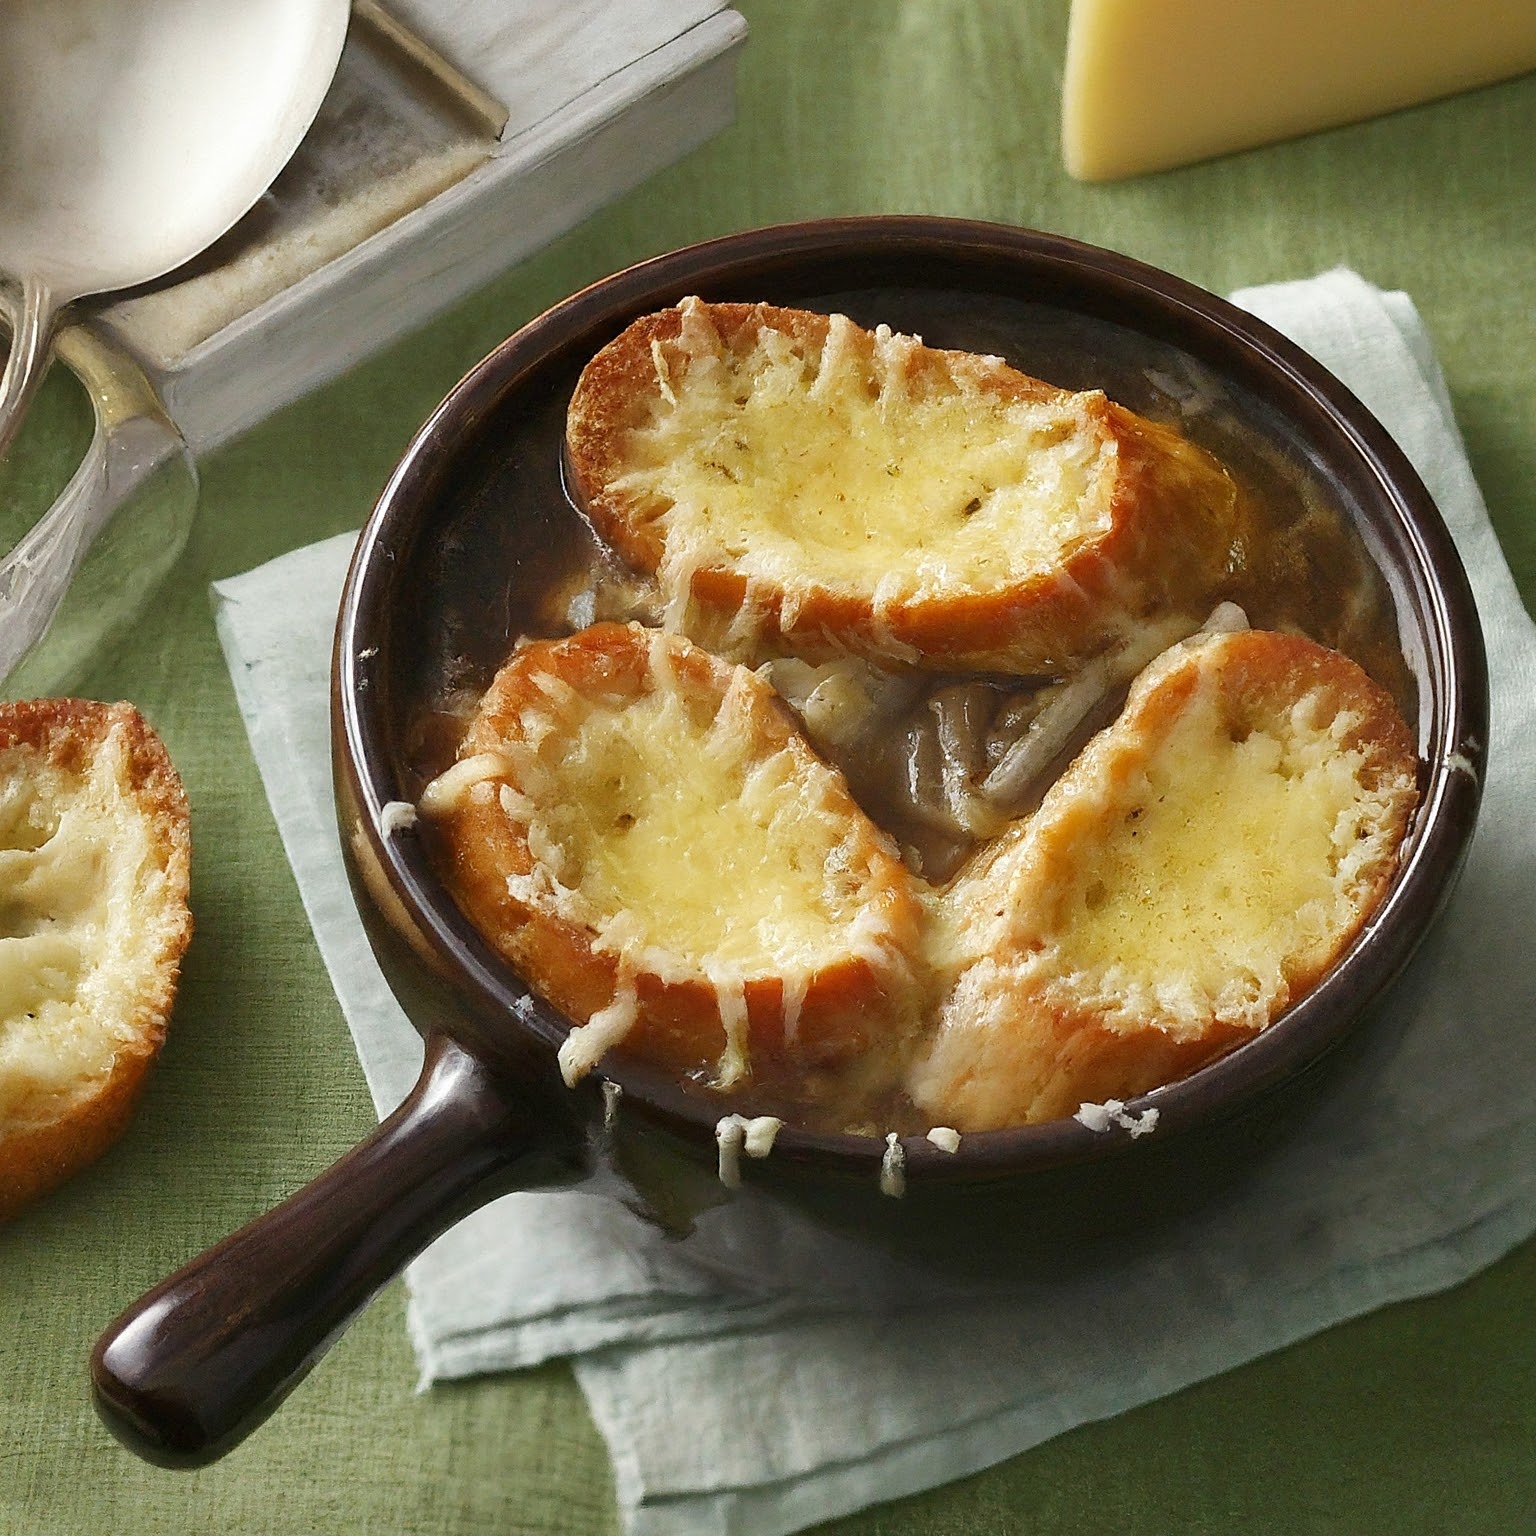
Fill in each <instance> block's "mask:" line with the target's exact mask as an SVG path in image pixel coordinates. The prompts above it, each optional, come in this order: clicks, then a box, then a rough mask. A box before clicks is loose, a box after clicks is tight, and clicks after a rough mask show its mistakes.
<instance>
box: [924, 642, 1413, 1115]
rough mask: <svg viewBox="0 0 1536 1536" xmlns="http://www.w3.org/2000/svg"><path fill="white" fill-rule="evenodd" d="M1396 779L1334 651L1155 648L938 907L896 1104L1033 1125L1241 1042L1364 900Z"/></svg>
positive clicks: (1300, 988) (1321, 965) (1369, 895)
mask: <svg viewBox="0 0 1536 1536" xmlns="http://www.w3.org/2000/svg"><path fill="white" fill-rule="evenodd" d="M1415 768H1416V760H1415V754H1414V745H1413V740H1412V737H1411V736H1410V734H1409V730H1408V727H1407V726H1406V724H1405V723H1404V722H1403V719H1402V717H1401V715H1400V714H1399V713H1398V710H1397V708H1396V706H1395V705H1394V704H1393V702H1392V700H1391V699H1390V697H1389V696H1388V695H1387V694H1386V693H1385V692H1384V691H1383V690H1382V689H1380V688H1379V687H1378V686H1377V685H1376V684H1375V683H1373V682H1372V681H1371V680H1370V678H1368V677H1367V676H1366V674H1365V673H1364V672H1363V671H1362V670H1361V669H1360V668H1359V667H1358V666H1356V664H1355V663H1354V662H1352V661H1350V660H1349V659H1348V658H1346V657H1344V656H1342V655H1340V654H1339V653H1337V652H1335V651H1329V650H1327V649H1325V648H1324V647H1322V646H1319V645H1317V644H1315V643H1313V642H1312V641H1310V640H1306V639H1303V638H1301V637H1299V636H1295V635H1289V634H1276V633H1264V632H1258V631H1242V632H1237V633H1226V634H1202V635H1200V636H1197V637H1195V638H1194V639H1191V640H1188V641H1185V642H1183V643H1182V644H1180V645H1177V646H1174V647H1173V648H1172V649H1171V650H1170V651H1168V652H1166V653H1165V654H1164V655H1163V656H1162V657H1160V658H1159V659H1158V660H1157V661H1156V662H1154V663H1153V664H1152V665H1151V666H1150V667H1149V668H1147V670H1146V671H1145V672H1144V673H1143V674H1142V675H1141V676H1140V677H1139V678H1138V679H1137V681H1136V683H1135V684H1134V686H1133V688H1132V690H1131V695H1130V698H1129V700H1128V702H1127V705H1126V708H1125V711H1124V713H1123V715H1122V716H1121V717H1120V719H1119V720H1117V721H1116V722H1115V723H1114V724H1113V725H1111V726H1109V727H1108V728H1107V729H1105V730H1104V731H1103V732H1101V733H1100V734H1099V735H1098V736H1096V737H1095V738H1094V739H1093V740H1092V741H1091V742H1090V743H1089V745H1088V747H1087V748H1085V750H1084V751H1083V753H1082V754H1081V755H1080V756H1079V758H1078V759H1077V760H1076V761H1075V762H1074V763H1073V764H1072V766H1071V767H1070V768H1069V769H1068V770H1067V772H1066V773H1065V774H1064V775H1063V776H1062V777H1061V778H1060V779H1059V780H1058V781H1057V782H1056V784H1055V785H1054V786H1053V787H1052V788H1051V789H1050V790H1049V791H1048V793H1047V794H1046V796H1045V799H1044V800H1043V802H1042V803H1041V805H1040V808H1039V810H1038V811H1037V812H1036V813H1035V814H1034V816H1033V817H1032V818H1030V819H1029V820H1027V821H1025V822H1022V823H1020V824H1018V825H1017V826H1016V827H1015V828H1014V829H1012V830H1011V831H1010V832H1009V833H1007V834H1005V836H1004V837H1003V838H1002V839H1000V840H999V841H998V843H997V844H996V845H994V847H993V848H992V849H991V850H989V851H988V852H986V853H984V854H983V855H982V856H981V859H980V862H979V863H978V864H977V865H976V866H975V867H974V868H972V869H970V870H968V871H967V872H966V873H965V874H964V875H962V877H961V878H960V879H958V880H957V881H956V882H955V884H954V886H953V887H952V888H951V889H950V890H949V891H948V892H947V893H946V897H945V912H946V914H947V926H948V930H949V939H948V942H949V944H950V945H951V946H952V949H951V952H950V953H949V954H948V955H947V957H946V959H945V965H946V967H947V968H948V970H949V971H950V973H951V974H954V975H955V977H956V980H955V982H954V986H953V989H952V991H951V992H950V993H949V995H948V997H947V999H946V1001H945V1003H944V1004H943V1006H942V1009H941V1012H940V1018H939V1026H938V1032H937V1034H936V1036H935V1039H934V1042H933V1044H932V1047H931V1049H929V1050H928V1051H927V1052H926V1054H925V1055H924V1057H923V1058H922V1059H921V1060H920V1061H919V1062H918V1063H917V1065H916V1066H915V1068H914V1070H913V1072H912V1075H911V1082H910V1089H911V1093H912V1097H913V1099H914V1101H915V1102H916V1103H917V1104H919V1105H920V1106H921V1107H922V1108H923V1109H924V1110H926V1111H928V1112H929V1113H931V1114H933V1115H934V1117H935V1118H937V1119H942V1120H943V1121H945V1122H946V1123H947V1124H951V1125H954V1126H956V1127H957V1128H959V1129H961V1130H983V1129H990V1128H994V1127H998V1126H1003V1125H1014V1124H1023V1123H1028V1122H1031V1121H1038V1120H1045V1119H1051V1118H1054V1117H1057V1116H1061V1115H1066V1114H1071V1113H1072V1112H1073V1111H1075V1110H1076V1109H1077V1108H1078V1107H1079V1105H1081V1104H1082V1103H1084V1102H1088V1103H1096V1102H1100V1101H1103V1100H1106V1099H1112V1098H1113V1099H1125V1098H1127V1097H1129V1096H1131V1095H1133V1094H1136V1093H1141V1092H1145V1091H1146V1090H1148V1089H1151V1088H1153V1087H1156V1086H1158V1085H1159V1084H1162V1083H1166V1082H1170V1081H1172V1080H1174V1079H1176V1078H1179V1077H1182V1076H1184V1075H1186V1074H1187V1073H1189V1072H1191V1071H1193V1070H1194V1069H1195V1068H1197V1067H1199V1066H1200V1065H1202V1064H1203V1063H1204V1062H1206V1061H1208V1060H1210V1059H1212V1058H1213V1057H1215V1056H1217V1055H1219V1054H1221V1053H1222V1052H1224V1051H1226V1050H1227V1049H1229V1048H1230V1047H1232V1046H1234V1045H1236V1044H1238V1043H1240V1042H1241V1041H1243V1040H1245V1039H1247V1038H1248V1037H1250V1036H1251V1035H1253V1034H1254V1033H1256V1032H1257V1031H1258V1030H1261V1029H1263V1028H1264V1027H1265V1025H1267V1024H1268V1023H1270V1022H1271V1021H1272V1020H1273V1019H1274V1018H1275V1017H1276V1016H1277V1015H1278V1014H1279V1013H1280V1012H1281V1010H1282V1009H1284V1008H1286V1007H1287V1006H1288V1005H1290V1004H1291V1003H1293V1002H1295V1001H1297V1000H1298V999H1300V998H1301V997H1302V996H1303V995H1304V994H1305V993H1306V992H1307V991H1308V990H1310V989H1311V988H1312V987H1313V986H1314V985H1315V984H1316V983H1317V982H1318V981H1319V979H1320V978H1321V977H1322V976H1323V974H1324V972H1325V971H1327V970H1328V969H1329V967H1330V966H1331V965H1332V964H1333V963H1334V961H1335V960H1336V959H1337V958H1338V957H1339V955H1340V954H1341V952H1342V951H1343V950H1344V949H1345V947H1346V946H1347V945H1348V944H1349V942H1350V940H1351V939H1353V938H1354V936H1355V935H1356V934H1357V933H1358V932H1359V930H1360V928H1361V926H1362V925H1363V924H1364V922H1365V921H1366V919H1367V918H1368V917H1369V916H1370V914H1371V913H1372V911H1374V909H1375V908H1376V905H1377V904H1378V902H1379V901H1380V900H1381V898H1382V896H1383V894H1384V893H1385V891H1386V889H1387V886H1388V884H1389V882H1390V880H1391V878H1392V874H1393V871H1394V869H1395V867H1396V859H1397V850H1398V845H1399V843H1400V841H1401V839H1402V836H1403V833H1404V830H1405V828H1406V826H1407V823H1408V818H1409V816H1410V814H1411V812H1412V809H1413V806H1414V804H1415V801H1416V796H1417V790H1416V787H1415Z"/></svg>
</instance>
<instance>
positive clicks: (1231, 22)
mask: <svg viewBox="0 0 1536 1536" xmlns="http://www.w3.org/2000/svg"><path fill="white" fill-rule="evenodd" d="M1531 69H1536V0H1072V19H1071V24H1070V28H1069V32H1068V38H1067V62H1066V74H1065V79H1064V81H1063V87H1062V125H1061V127H1062V153H1063V156H1064V158H1065V160H1066V167H1067V170H1068V172H1069V173H1070V174H1071V175H1073V176H1075V177H1077V178H1078V179H1079V180H1082V181H1109V180H1113V179H1114V178H1115V177H1119V176H1135V175H1139V174H1141V173H1142V172H1144V171H1159V170H1166V169H1168V168H1169V167H1171V166H1176V165H1186V164H1188V163H1189V162H1191V161H1194V160H1204V159H1208V158H1209V157H1211V156H1213V155H1223V154H1228V153H1230V152H1231V151H1233V150H1239V149H1249V148H1251V147H1252V146H1254V145H1256V144H1266V143H1269V142H1271V141H1273V140H1275V139H1284V138H1290V137H1292V136H1294V135H1296V134H1301V133H1310V132H1312V131H1313V130H1315V129H1319V128H1331V127H1335V126H1337V125H1338V124H1341V123H1350V122H1356V121H1358V120H1359V119H1361V118H1365V117H1372V116H1374V115H1376V114H1377V113H1380V112H1391V111H1394V110H1396V109H1397V108H1399V107H1406V106H1411V105H1413V104H1414V103H1416V102H1422V101H1429V100H1432V99H1433V98H1435V97H1438V96H1447V95H1450V94H1451V93H1452V92H1455V91H1461V90H1467V89H1469V88H1470V87H1472V86H1478V85H1487V84H1490V83H1492V82H1493V81H1495V80H1503V79H1507V78H1508V77H1510V76H1511V75H1518V74H1523V73H1524V72H1525V71H1527V70H1531Z"/></svg>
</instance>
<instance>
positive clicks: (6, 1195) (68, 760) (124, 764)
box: [0, 699, 192, 1217]
mask: <svg viewBox="0 0 1536 1536" xmlns="http://www.w3.org/2000/svg"><path fill="white" fill-rule="evenodd" d="M189 850H190V842H189V836H188V817H187V801H186V796H185V794H184V793H183V790H182V786H181V781H180V779H179V778H178V777H177V775H176V770H175V768H174V767H173V766H172V764H171V760H170V757H169V755H168V754H167V753H166V750H165V747H164V745H163V744H162V743H161V741H160V739H159V737H157V736H156V735H155V734H154V733H153V731H151V729H150V728H149V726H148V725H147V724H146V723H145V721H144V719H143V717H142V716H141V715H140V714H139V713H138V711H137V710H135V709H134V708H133V707H132V706H131V705H128V704H97V703H92V702H89V701H85V700H79V699H38V700H31V701H27V702H23V703H13V704H0V1217H7V1216H11V1215H13V1214H14V1213H15V1212H16V1211H17V1210H19V1209H20V1208H21V1207H22V1206H23V1205H25V1204H26V1203H27V1202H28V1201H30V1200H32V1199H33V1198H35V1197H36V1196H38V1195H40V1194H42V1193H44V1192H45V1191H46V1190H48V1189H50V1188H52V1187H53V1186H54V1185H55V1184H58V1183H60V1182H61V1181H62V1180H64V1179H65V1178H68V1177H69V1176H70V1175H71V1174H73V1173H75V1172H76V1171H77V1170H78V1169H80V1168H82V1167H84V1166H85V1165H86V1164H87V1163H89V1162H91V1161H92V1160H93V1159H95V1158H96V1157H98V1156H99V1155H100V1154H101V1153H102V1152H104V1151H105V1150H106V1149H107V1147H108V1146H110V1145H111V1144H112V1142H113V1141H115V1140H116V1139H117V1137H118V1136H119V1134H121V1132H122V1130H123V1128H124V1126H125V1125H126V1124H127V1121H128V1117H129V1115H130V1113H131V1112H132V1110H133V1106H134V1104H135V1102H136V1101H137V1098H138V1095H139V1092H140V1089H141V1088H142V1086H143V1082H144V1077H145V1074H146V1072H147V1071H148V1069H149V1066H150V1063H151V1062H152V1061H153V1060H154V1058H155V1056H156V1054H157V1053H158V1051H159V1049H160V1045H161V1042H162V1041H163V1039H164V1037H165V1026H166V1020H167V1018H168V1017H169V1014H170V1011H171V1002H172V999H173V997H174V996H175V991H176V982H177V976H178V973H179V969H180V964H181V957H182V953H183V951H184V950H185V949H186V946H187V941H188V939H189V937H190V936H191V932H192V919H191V915H190V913H189V912H188V909H187V880H188V862H189V857H190V852H189Z"/></svg>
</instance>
